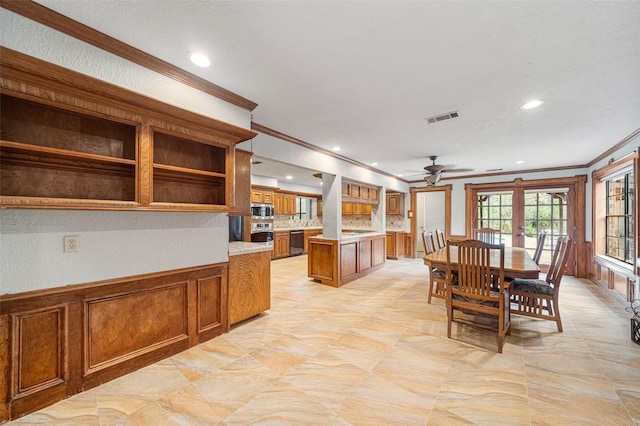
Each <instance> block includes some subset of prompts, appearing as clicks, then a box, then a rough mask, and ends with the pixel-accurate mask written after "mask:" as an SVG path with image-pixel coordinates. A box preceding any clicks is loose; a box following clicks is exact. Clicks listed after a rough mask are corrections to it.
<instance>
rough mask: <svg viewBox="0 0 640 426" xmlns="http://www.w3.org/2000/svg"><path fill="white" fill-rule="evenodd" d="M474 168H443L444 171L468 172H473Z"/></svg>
mask: <svg viewBox="0 0 640 426" xmlns="http://www.w3.org/2000/svg"><path fill="white" fill-rule="evenodd" d="M473 170H474V169H445V170H443V172H444V173H466V172H472V171H473Z"/></svg>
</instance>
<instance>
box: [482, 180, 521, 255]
mask: <svg viewBox="0 0 640 426" xmlns="http://www.w3.org/2000/svg"><path fill="white" fill-rule="evenodd" d="M512 203H513V195H512V193H511V192H505V193H498V194H482V195H478V223H477V224H476V229H479V228H492V229H498V230H500V232H501V242H502V243H504V245H505V246H506V247H511V232H512V229H513V208H512Z"/></svg>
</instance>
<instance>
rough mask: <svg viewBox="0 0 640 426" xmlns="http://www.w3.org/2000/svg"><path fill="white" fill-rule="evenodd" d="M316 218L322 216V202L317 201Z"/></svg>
mask: <svg viewBox="0 0 640 426" xmlns="http://www.w3.org/2000/svg"><path fill="white" fill-rule="evenodd" d="M318 216H322V200H321V199H318Z"/></svg>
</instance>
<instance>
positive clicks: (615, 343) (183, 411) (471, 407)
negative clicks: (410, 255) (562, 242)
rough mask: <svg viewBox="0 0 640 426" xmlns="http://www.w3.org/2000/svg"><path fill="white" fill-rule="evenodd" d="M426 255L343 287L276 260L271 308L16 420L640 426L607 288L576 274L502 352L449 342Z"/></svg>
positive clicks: (477, 342) (460, 331)
mask: <svg viewBox="0 0 640 426" xmlns="http://www.w3.org/2000/svg"><path fill="white" fill-rule="evenodd" d="M426 277H427V274H426V271H425V267H424V265H423V264H422V262H421V260H419V259H401V260H398V261H388V262H387V264H386V266H385V267H384V269H382V270H380V271H378V272H376V273H375V274H372V275H370V276H368V277H365V278H362V279H360V280H357V281H354V282H352V283H350V284H348V285H345V286H343V287H342V288H339V289H335V288H332V287H327V286H324V285H321V284H318V283H314V282H312V281H309V280H308V278H307V277H306V256H299V257H295V258H288V259H281V260H277V261H275V262H273V263H272V309H271V310H269V311H268V312H267V313H266V314H263V315H261V316H259V317H257V318H255V319H253V320H250V321H248V322H245V323H243V324H241V325H238V326H236V327H234V328H233V329H232V330H231V332H230V333H228V334H225V335H223V336H219V337H217V338H215V339H213V340H210V341H209V342H206V343H204V344H202V345H199V346H197V347H194V348H192V349H190V350H188V351H186V352H183V353H181V354H178V355H176V356H173V357H172V358H170V359H166V360H164V361H161V362H158V363H157V364H154V365H151V366H148V367H146V368H143V369H141V370H139V371H137V372H134V373H132V374H129V375H127V376H124V377H121V378H119V379H116V380H114V381H112V382H109V383H106V384H104V385H102V386H99V387H96V388H94V389H91V390H89V391H87V392H84V393H82V394H78V395H75V396H73V397H71V398H69V399H67V400H64V401H61V402H59V403H57V404H55V405H53V406H51V407H49V408H46V409H43V410H41V411H39V412H36V413H33V414H30V415H28V416H25V417H23V418H20V419H17V420H15V421H14V422H11V423H9V424H15V425H24V424H50V425H209V424H230V425H246V424H272V425H280V424H291V425H303V424H313V425H349V424H353V425H391V424H393V425H396V424H397V425H427V424H428V425H459V424H467V425H471V424H477V425H616V426H619V425H640V345H637V344H635V343H633V342H632V341H631V338H630V324H629V318H630V314H628V313H627V312H625V311H624V303H622V302H620V301H619V300H617V299H615V298H614V297H613V296H612V295H611V294H610V293H609V292H608V291H606V290H604V289H602V288H600V287H598V286H596V285H594V284H592V283H590V282H588V281H584V280H577V279H574V278H572V277H565V280H564V282H563V285H562V290H561V297H560V299H561V300H560V307H561V309H562V318H563V325H564V333H558V332H557V330H556V328H555V323H553V322H551V321H543V320H536V319H530V318H524V317H514V319H513V324H512V332H511V335H510V336H508V338H507V341H506V344H505V347H504V353H503V354H498V353H497V352H496V347H497V346H496V341H495V338H494V336H493V335H492V334H491V333H489V332H486V331H478V330H475V329H473V328H472V327H468V326H459V327H455V329H456V330H455V331H456V335H455V339H447V338H446V318H445V316H446V314H445V309H444V303H443V301H442V300H440V299H436V300H435V301H433V303H432V304H431V305H429V304H427V302H426V300H427V286H426Z"/></svg>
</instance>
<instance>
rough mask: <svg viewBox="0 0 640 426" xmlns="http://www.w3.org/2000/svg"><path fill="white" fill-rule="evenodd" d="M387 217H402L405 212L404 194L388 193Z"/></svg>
mask: <svg viewBox="0 0 640 426" xmlns="http://www.w3.org/2000/svg"><path fill="white" fill-rule="evenodd" d="M386 200H387V215H395V216H400V215H402V214H403V212H404V194H403V193H401V192H387V198H386Z"/></svg>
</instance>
